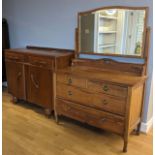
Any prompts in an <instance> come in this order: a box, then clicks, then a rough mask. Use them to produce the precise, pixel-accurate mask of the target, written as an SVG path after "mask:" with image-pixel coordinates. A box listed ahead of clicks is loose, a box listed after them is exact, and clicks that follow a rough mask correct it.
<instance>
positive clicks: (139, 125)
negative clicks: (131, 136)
mask: <svg viewBox="0 0 155 155" xmlns="http://www.w3.org/2000/svg"><path fill="white" fill-rule="evenodd" d="M140 127H141V123H139V124H138V125H137V130H136V134H137V135H140Z"/></svg>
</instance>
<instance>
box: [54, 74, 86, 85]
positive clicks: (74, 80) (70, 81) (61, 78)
mask: <svg viewBox="0 0 155 155" xmlns="http://www.w3.org/2000/svg"><path fill="white" fill-rule="evenodd" d="M57 82H60V83H64V84H67V85H72V86H76V87H81V88H86V79H84V78H80V77H76V76H73V75H70V74H61V73H58V74H57Z"/></svg>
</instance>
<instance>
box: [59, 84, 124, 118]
mask: <svg viewBox="0 0 155 155" xmlns="http://www.w3.org/2000/svg"><path fill="white" fill-rule="evenodd" d="M56 91H57V92H56V93H57V96H59V97H60V98H64V99H66V100H70V101H73V102H78V103H80V104H83V105H86V106H89V107H94V108H96V109H100V110H105V111H109V112H112V113H115V114H120V115H124V113H125V103H126V100H125V99H122V98H118V97H114V96H109V95H106V94H101V93H90V92H87V91H86V89H80V88H77V87H73V86H68V85H65V84H61V83H58V82H57V89H56Z"/></svg>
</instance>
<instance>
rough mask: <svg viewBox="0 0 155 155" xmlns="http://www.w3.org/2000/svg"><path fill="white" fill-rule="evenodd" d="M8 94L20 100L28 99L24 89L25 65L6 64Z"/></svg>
mask: <svg viewBox="0 0 155 155" xmlns="http://www.w3.org/2000/svg"><path fill="white" fill-rule="evenodd" d="M6 73H7V82H8V92H9V93H11V94H12V95H13V96H14V97H17V98H18V99H26V94H25V88H24V65H23V64H20V63H16V62H11V61H10V62H9V61H7V62H6Z"/></svg>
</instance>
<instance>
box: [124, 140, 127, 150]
mask: <svg viewBox="0 0 155 155" xmlns="http://www.w3.org/2000/svg"><path fill="white" fill-rule="evenodd" d="M127 148H128V141H126V140H124V146H123V152H127Z"/></svg>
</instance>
